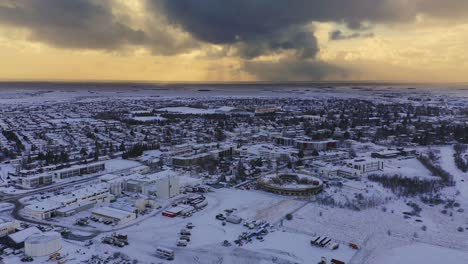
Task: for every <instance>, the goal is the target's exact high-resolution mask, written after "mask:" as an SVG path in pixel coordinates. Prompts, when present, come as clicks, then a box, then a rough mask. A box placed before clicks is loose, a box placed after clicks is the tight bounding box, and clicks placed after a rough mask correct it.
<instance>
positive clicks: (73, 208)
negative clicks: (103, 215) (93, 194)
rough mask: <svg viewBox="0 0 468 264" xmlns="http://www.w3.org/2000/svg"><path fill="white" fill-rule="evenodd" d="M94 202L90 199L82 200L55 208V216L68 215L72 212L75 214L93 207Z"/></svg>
mask: <svg viewBox="0 0 468 264" xmlns="http://www.w3.org/2000/svg"><path fill="white" fill-rule="evenodd" d="M95 204H96V203H95V202H92V201H84V202H82V203H77V204H73V205H69V206H66V207H63V208H60V209H57V212H56V213H57V216H62V217H68V216H72V215H74V214H77V213H79V212H82V211H86V210H89V209H91V208H93V207H94V205H95Z"/></svg>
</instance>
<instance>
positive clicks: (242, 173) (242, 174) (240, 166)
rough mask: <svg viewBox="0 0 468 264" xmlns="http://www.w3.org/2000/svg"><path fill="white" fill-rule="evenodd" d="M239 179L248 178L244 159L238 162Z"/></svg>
mask: <svg viewBox="0 0 468 264" xmlns="http://www.w3.org/2000/svg"><path fill="white" fill-rule="evenodd" d="M236 176H237V177H236V178H237V180H238V181H245V180H246V174H245V168H244V164H243V163H242V161H239V163H237V175H236Z"/></svg>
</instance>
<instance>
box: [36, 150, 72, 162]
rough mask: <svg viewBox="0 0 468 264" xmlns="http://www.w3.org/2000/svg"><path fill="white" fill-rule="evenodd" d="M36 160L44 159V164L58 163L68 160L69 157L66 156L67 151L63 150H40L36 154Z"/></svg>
mask: <svg viewBox="0 0 468 264" xmlns="http://www.w3.org/2000/svg"><path fill="white" fill-rule="evenodd" d="M37 160H40V161H45V162H46V164H58V163H66V162H69V161H70V158H69V157H68V153H67V152H65V151H62V152H60V153H59V154H55V153H53V152H52V151H48V152H47V153H45V154H44V153H43V152H40V153H39V154H38V155H37ZM29 163H30V162H29Z"/></svg>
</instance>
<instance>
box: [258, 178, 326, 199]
mask: <svg viewBox="0 0 468 264" xmlns="http://www.w3.org/2000/svg"><path fill="white" fill-rule="evenodd" d="M257 184H258V186H259V187H260V188H261V189H262V190H264V191H267V192H271V193H275V194H279V195H288V196H307V197H310V196H313V195H316V194H319V193H320V192H321V191H322V189H323V182H322V181H321V180H320V179H318V178H316V177H313V176H311V175H307V174H304V173H280V174H269V175H265V176H262V177H261V178H259V179H258V181H257Z"/></svg>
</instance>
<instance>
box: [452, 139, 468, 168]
mask: <svg viewBox="0 0 468 264" xmlns="http://www.w3.org/2000/svg"><path fill="white" fill-rule="evenodd" d="M453 149H454V150H455V153H454V154H453V158H454V160H455V165H457V167H458V168H459V169H460V170H461V171H463V172H468V162H467V161H466V160H465V158H464V157H463V155H464V154H465V152H466V149H467V145H462V144H456V145H454V146H453Z"/></svg>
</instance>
